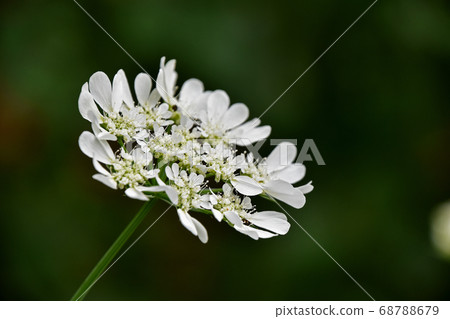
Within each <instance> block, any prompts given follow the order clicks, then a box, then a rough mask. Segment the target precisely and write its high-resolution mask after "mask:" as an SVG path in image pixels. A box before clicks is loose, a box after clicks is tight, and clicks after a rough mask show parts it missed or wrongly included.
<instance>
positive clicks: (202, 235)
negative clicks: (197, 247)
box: [191, 217, 208, 244]
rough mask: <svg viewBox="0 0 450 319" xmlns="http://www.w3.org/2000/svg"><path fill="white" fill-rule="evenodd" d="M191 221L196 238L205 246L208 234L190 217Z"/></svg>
mask: <svg viewBox="0 0 450 319" xmlns="http://www.w3.org/2000/svg"><path fill="white" fill-rule="evenodd" d="M191 220H192V221H193V222H194V225H195V229H196V230H197V236H198V238H199V239H200V241H201V242H202V243H204V244H205V243H206V242H207V241H208V232H207V231H206V228H205V227H204V226H203V225H202V224H201V223H200V222H199V221H198V220H196V219H195V218H193V217H191Z"/></svg>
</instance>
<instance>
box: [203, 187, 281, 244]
mask: <svg viewBox="0 0 450 319" xmlns="http://www.w3.org/2000/svg"><path fill="white" fill-rule="evenodd" d="M209 202H210V205H209V207H207V208H208V209H209V210H211V212H212V213H213V215H214V217H215V218H216V219H217V220H218V221H219V222H220V221H221V220H222V219H223V216H225V217H226V218H227V220H228V221H229V222H230V223H231V224H233V227H234V228H235V229H236V230H237V231H239V232H241V233H243V234H246V235H248V236H250V237H251V238H253V239H258V238H270V237H273V236H277V235H278V234H280V235H284V234H286V233H287V232H288V230H289V227H290V224H289V223H288V222H287V218H286V216H285V215H284V214H282V213H278V212H274V211H264V212H255V211H254V208H253V206H252V204H251V201H250V198H249V197H244V198H242V199H241V198H240V197H239V196H237V195H235V194H234V193H233V189H232V188H231V186H230V185H229V184H224V185H223V193H222V194H212V195H210V201H209ZM205 207H206V205H205ZM255 226H256V227H255Z"/></svg>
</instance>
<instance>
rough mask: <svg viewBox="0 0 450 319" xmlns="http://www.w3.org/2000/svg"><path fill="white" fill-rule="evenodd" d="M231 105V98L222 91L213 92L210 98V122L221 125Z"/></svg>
mask: <svg viewBox="0 0 450 319" xmlns="http://www.w3.org/2000/svg"><path fill="white" fill-rule="evenodd" d="M229 105H230V98H229V97H228V95H227V93H225V91H222V90H216V91H214V92H212V93H211V94H210V95H209V97H208V108H207V109H208V121H209V122H210V123H219V122H221V121H222V116H223V115H224V114H225V112H226V110H227V109H228V106H229Z"/></svg>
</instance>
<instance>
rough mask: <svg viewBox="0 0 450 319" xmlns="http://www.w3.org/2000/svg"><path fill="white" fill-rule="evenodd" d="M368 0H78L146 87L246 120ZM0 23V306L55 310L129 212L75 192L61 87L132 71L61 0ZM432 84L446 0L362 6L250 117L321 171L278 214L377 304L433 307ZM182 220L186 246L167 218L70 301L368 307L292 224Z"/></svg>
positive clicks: (448, 170)
mask: <svg viewBox="0 0 450 319" xmlns="http://www.w3.org/2000/svg"><path fill="white" fill-rule="evenodd" d="M371 2H372V1H371V0H367V1H361V0H358V1H356V0H353V1H333V0H318V1H313V0H309V1H283V0H282V1H275V2H271V3H262V2H257V1H254V2H248V1H216V2H212V1H137V0H136V1H135V0H132V1H86V0H82V1H80V4H81V5H83V6H84V7H85V8H86V10H88V11H89V12H90V13H91V14H92V15H93V16H94V17H95V18H96V19H97V20H98V22H99V23H100V24H101V25H102V26H104V28H105V29H106V30H107V31H108V32H110V33H111V35H113V37H115V38H116V39H117V41H118V42H119V43H120V44H121V45H122V46H123V47H124V48H126V50H128V51H129V53H130V54H131V55H132V56H133V57H134V58H135V59H136V60H137V61H138V62H139V63H140V64H141V65H142V66H143V67H144V68H145V69H146V70H148V72H149V73H150V74H152V75H153V76H156V74H157V71H158V66H159V59H160V57H161V56H167V57H168V58H175V59H177V65H178V67H177V70H178V73H179V81H178V83H182V81H184V80H186V79H188V78H191V77H196V78H199V79H201V80H202V81H203V82H204V83H205V85H206V87H207V88H208V89H217V88H222V89H224V90H226V91H227V92H228V93H229V95H230V97H231V100H232V102H244V103H246V104H247V105H248V106H249V108H250V111H251V114H252V116H255V117H256V116H259V115H260V114H261V113H262V112H263V111H264V110H265V109H266V108H267V107H268V106H269V105H270V104H271V103H272V102H273V101H274V100H275V99H276V98H277V97H278V96H279V95H280V94H281V93H282V92H283V91H284V90H285V89H286V88H287V87H288V86H289V85H290V84H291V83H292V82H293V81H294V80H295V79H296V78H297V77H298V76H299V75H300V74H301V73H302V72H303V71H304V70H305V69H306V68H307V67H308V66H309V65H310V64H311V63H312V62H313V61H314V60H315V59H316V58H317V57H318V56H319V55H320V54H321V53H322V52H323V51H324V50H325V49H326V48H327V47H328V46H329V45H330V44H331V43H332V42H333V41H334V40H335V39H336V38H337V37H338V36H339V35H340V34H341V33H342V32H343V31H344V30H345V29H346V28H347V27H348V26H349V25H350V24H351V23H352V22H353V21H354V20H355V19H356V17H358V16H359V15H360V14H361V13H362V12H363V11H364V10H365V9H366V8H367V7H368V6H369V5H370V3H371ZM0 25H1V32H0V47H1V53H0V68H1V72H0V84H1V90H0V103H1V104H0V105H1V109H0V132H1V136H2V139H1V141H2V143H1V144H2V155H1V156H0V165H1V176H2V183H1V184H2V187H1V192H0V207H1V214H0V218H1V220H0V247H1V256H2V257H1V263H0V276H1V278H0V281H1V282H2V284H1V289H0V290H1V291H0V294H1V299H4V300H15V299H17V300H67V299H69V298H70V297H71V295H72V294H73V293H74V292H75V290H76V289H77V288H78V285H79V284H80V283H81V281H82V280H83V279H84V277H85V276H86V275H87V273H88V272H89V271H90V269H91V268H92V267H93V266H94V264H95V263H96V262H97V260H98V259H99V258H100V257H101V255H102V254H103V253H104V252H105V251H106V249H107V248H108V246H109V245H110V244H111V243H112V241H113V240H114V239H115V238H116V236H117V235H118V234H119V233H120V231H121V230H122V229H123V228H124V227H125V225H126V224H127V223H128V221H129V220H130V219H131V218H132V216H134V214H135V213H136V212H137V210H138V209H139V207H140V205H141V203H140V202H137V201H133V200H131V199H128V198H126V197H125V196H123V195H122V194H121V193H120V192H116V191H113V190H110V189H108V188H107V187H105V186H104V185H102V184H100V183H98V182H96V181H94V180H93V179H92V178H91V175H92V174H93V173H94V169H93V167H92V164H91V161H90V160H89V159H88V158H87V157H86V156H84V155H83V154H82V153H81V151H80V150H79V148H78V144H77V139H78V136H79V134H80V133H81V132H82V131H83V130H88V129H90V126H89V124H88V122H87V121H85V120H83V119H82V117H81V116H80V115H79V113H78V107H77V100H78V95H79V92H80V90H81V85H82V84H83V83H84V82H86V81H87V80H88V79H89V77H90V75H91V74H92V73H94V72H95V71H98V70H102V71H104V72H106V73H107V74H108V75H109V76H111V77H112V76H113V75H114V74H115V72H116V71H117V70H118V69H120V68H123V69H124V70H125V72H126V73H127V75H128V79H129V80H130V81H132V80H133V79H134V77H135V76H136V75H137V73H139V72H141V70H140V69H139V67H138V66H137V65H136V64H135V63H134V62H133V61H132V60H131V59H130V58H129V57H128V56H127V55H126V54H124V52H122V51H121V49H120V48H119V47H118V46H117V45H116V44H115V43H114V42H113V41H112V40H111V39H110V38H108V36H107V35H106V34H105V33H104V32H103V31H102V30H101V29H99V28H98V26H96V25H95V24H94V23H93V22H92V21H91V20H90V19H89V17H88V16H86V14H85V13H83V12H82V11H81V9H80V8H79V7H77V6H76V4H75V3H74V2H72V1H69V0H67V1H20V2H13V1H10V2H3V3H2V4H1V10H0ZM449 74H450V3H449V2H448V1H444V0H441V1H438V0H435V1H434V0H426V1H425V0H423V1H420V0H393V1H383V0H380V1H379V2H378V3H377V4H376V5H375V6H374V7H373V9H372V10H371V11H369V12H368V14H367V15H366V16H365V17H363V18H362V19H361V20H360V22H358V23H357V24H356V25H355V26H354V28H352V29H351V30H350V31H349V32H348V33H347V34H346V35H345V36H344V37H343V38H342V39H341V40H340V41H339V42H338V43H337V44H336V45H335V46H334V47H333V48H332V49H331V50H330V51H329V52H328V53H327V54H326V55H325V56H324V57H323V58H322V59H321V60H320V61H319V62H318V63H317V64H316V65H315V66H314V67H313V68H312V69H311V70H310V71H309V72H308V73H307V74H306V75H305V76H304V77H303V78H302V79H301V80H300V81H299V82H298V83H297V84H296V85H295V86H294V87H292V89H291V90H290V91H289V92H288V93H287V94H286V95H285V96H283V98H282V99H280V100H279V101H278V103H277V104H276V105H275V106H274V107H273V108H272V109H271V110H270V111H269V112H268V113H267V114H265V115H264V116H263V117H262V120H263V123H265V124H270V125H271V126H272V128H273V130H272V132H273V133H272V137H273V138H287V139H292V138H297V139H299V141H300V144H301V143H302V142H303V140H304V139H305V138H312V139H314V141H315V142H316V145H317V146H318V148H319V150H320V152H321V154H322V156H323V158H324V160H325V162H326V164H327V165H326V166H318V165H317V164H315V163H311V162H309V163H306V165H307V176H306V179H305V180H306V181H309V180H313V182H314V185H315V187H316V188H315V190H314V191H313V192H312V193H311V194H310V195H309V196H307V204H306V206H305V207H304V208H303V209H301V210H299V211H295V210H294V209H290V208H289V207H287V206H286V209H288V210H289V212H290V213H291V214H292V215H293V216H294V217H295V218H296V219H297V221H298V222H299V223H301V225H303V226H304V227H305V229H307V230H308V231H309V232H310V233H311V235H312V236H314V237H315V238H316V240H317V241H318V242H319V243H321V244H322V245H323V246H324V247H325V248H326V249H327V250H328V251H329V252H330V254H331V255H332V256H333V257H334V258H335V259H336V260H337V261H339V262H340V263H341V265H342V266H343V267H344V268H345V269H346V270H347V271H348V272H349V273H350V274H352V275H353V276H354V277H355V278H356V279H357V280H358V281H359V282H360V283H361V285H362V286H363V287H365V289H367V291H368V292H369V293H370V294H372V295H373V297H374V298H375V299H377V300H378V299H379V300H383V299H388V300H408V299H412V300H418V299H422V300H428V299H437V300H449V299H450V264H449V263H448V262H446V261H445V260H444V259H442V258H440V257H439V256H438V254H437V253H436V252H435V250H434V249H433V246H432V243H431V241H430V233H429V221H430V216H431V213H432V212H433V210H434V209H435V207H436V206H437V205H439V204H440V203H443V202H445V201H448V200H449V199H450V178H449V177H450V167H449V163H450V148H449V145H450V108H449V101H450V89H449ZM264 149H265V151H266V152H269V151H270V149H271V147H270V146H269V145H266V146H265V148H264ZM266 154H267V153H266ZM261 205H265V206H267V207H265V208H266V209H269V208H275V209H276V207H271V206H270V205H268V204H267V202H260V203H259V207H261ZM165 208H166V205H165V204H160V205H159V206H157V207H156V208H155V209H154V211H153V212H152V213H151V214H150V216H149V217H148V219H147V220H145V222H144V223H143V224H142V225H141V227H140V228H139V230H138V232H137V234H139V233H140V232H142V231H143V230H144V229H145V228H146V227H147V226H148V225H150V224H151V223H152V222H153V220H154V219H156V218H157V217H158V216H159V214H160V213H162V212H163V210H164V209H165ZM196 216H197V217H199V219H200V220H201V221H202V223H204V225H205V226H206V227H207V229H208V232H209V236H210V239H209V242H208V243H207V244H206V245H203V244H201V243H200V241H199V240H198V239H197V238H196V237H194V236H192V235H191V234H190V233H189V232H188V231H187V230H186V229H184V228H183V226H182V225H181V224H180V222H179V221H178V217H177V216H176V213H175V211H174V210H173V209H172V210H171V211H170V212H169V213H167V214H166V215H165V216H164V217H162V218H161V220H160V221H158V223H157V224H155V226H154V227H153V228H152V229H151V230H150V231H149V232H148V233H147V234H146V235H145V236H144V237H143V238H142V239H141V240H140V241H139V242H138V243H137V244H136V245H135V246H134V247H133V248H132V249H131V250H130V251H129V252H128V253H127V254H126V255H125V256H124V258H122V259H121V260H120V261H119V262H118V263H117V264H116V265H115V266H114V267H113V268H112V269H111V270H110V271H109V272H108V273H107V274H105V276H104V277H103V278H102V279H101V280H100V281H99V282H98V283H97V284H96V286H95V287H94V288H93V289H92V291H91V292H90V294H89V295H88V297H87V299H88V300H315V299H318V300H322V299H323V300H346V299H349V300H368V297H367V296H366V295H365V294H364V293H363V292H362V291H361V290H360V289H359V288H358V287H357V286H356V285H355V284H354V283H353V282H352V281H351V280H350V279H349V278H348V277H347V276H346V274H345V273H344V272H343V271H342V270H341V269H339V267H338V266H337V265H336V264H335V263H334V262H333V261H332V260H331V259H330V258H329V257H328V256H326V255H325V254H324V253H323V252H322V251H321V250H320V249H319V248H318V247H317V246H316V245H315V244H314V243H313V242H312V241H311V239H310V238H308V237H307V235H306V234H305V233H304V232H303V231H302V230H301V229H300V228H299V227H297V226H296V225H295V224H293V225H292V228H291V230H290V232H289V233H288V234H287V235H286V236H280V237H278V238H274V239H270V240H260V241H253V240H252V239H250V238H248V237H246V236H244V235H241V234H239V233H238V232H236V231H234V230H233V229H231V228H229V227H228V226H226V225H225V224H224V223H220V224H219V223H217V222H216V221H215V220H213V219H211V218H208V217H207V216H198V215H196Z"/></svg>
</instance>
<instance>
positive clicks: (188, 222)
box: [177, 209, 198, 236]
mask: <svg viewBox="0 0 450 319" xmlns="http://www.w3.org/2000/svg"><path fill="white" fill-rule="evenodd" d="M177 213H178V217H179V218H180V222H181V224H183V226H184V227H186V228H187V230H189V231H190V232H191V233H193V234H194V235H195V236H197V235H198V232H197V228H196V227H195V224H194V221H193V220H192V217H191V216H190V215H189V214H188V213H186V212H184V211H182V210H181V209H177Z"/></svg>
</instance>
